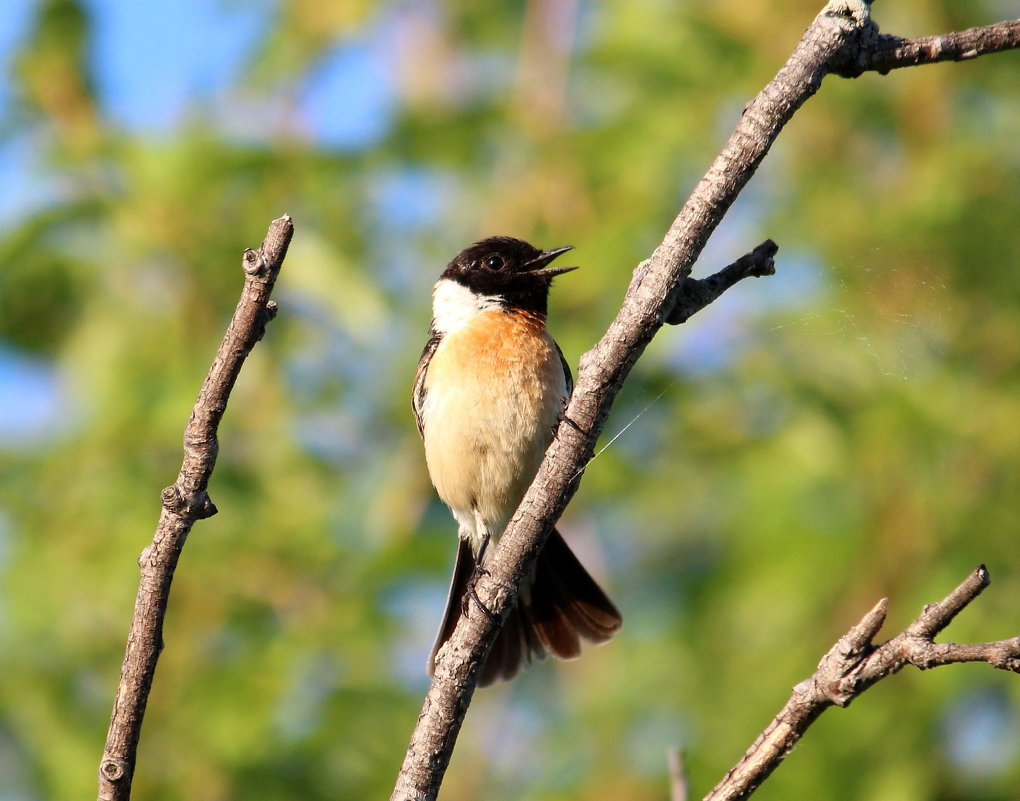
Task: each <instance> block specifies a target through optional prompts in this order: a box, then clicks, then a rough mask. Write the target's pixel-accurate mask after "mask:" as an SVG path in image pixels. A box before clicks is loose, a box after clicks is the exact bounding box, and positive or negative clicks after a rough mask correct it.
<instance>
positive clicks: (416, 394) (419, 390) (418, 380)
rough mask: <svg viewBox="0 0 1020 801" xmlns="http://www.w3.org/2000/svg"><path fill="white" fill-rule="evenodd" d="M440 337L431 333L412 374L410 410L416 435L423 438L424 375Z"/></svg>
mask: <svg viewBox="0 0 1020 801" xmlns="http://www.w3.org/2000/svg"><path fill="white" fill-rule="evenodd" d="M441 340H442V337H441V336H439V334H437V333H435V332H434V331H433V332H432V336H430V337H429V341H428V342H426V343H425V348H424V349H423V350H422V352H421V359H420V360H419V361H418V369H417V370H416V371H415V373H414V389H413V391H412V392H411V409H412V410H414V422H415V423H416V424H417V425H418V434H419V435H421V436H422V437H424V436H425V431H424V424H423V422H422V409H423V408H424V406H425V375H426V373H428V371H429V362H431V361H432V356H433V355H434V354H435V352H436V348H438V347H439V342H440V341H441Z"/></svg>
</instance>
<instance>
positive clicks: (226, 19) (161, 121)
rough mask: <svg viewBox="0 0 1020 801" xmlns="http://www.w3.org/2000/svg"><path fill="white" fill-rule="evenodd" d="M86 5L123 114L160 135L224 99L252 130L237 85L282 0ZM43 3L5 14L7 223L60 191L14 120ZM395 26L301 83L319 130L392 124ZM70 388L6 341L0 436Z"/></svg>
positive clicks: (48, 424)
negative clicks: (234, 91) (20, 67)
mask: <svg viewBox="0 0 1020 801" xmlns="http://www.w3.org/2000/svg"><path fill="white" fill-rule="evenodd" d="M85 6H86V8H87V9H88V11H89V13H90V14H91V18H92V23H93V25H92V32H93V39H92V41H91V43H90V44H91V47H92V53H93V55H94V67H95V75H94V78H95V80H96V82H97V86H98V89H99V95H100V99H101V103H102V104H103V107H104V111H105V112H106V114H107V116H108V118H109V119H110V120H112V121H113V122H114V124H116V125H118V126H120V127H122V128H124V129H126V130H129V131H132V132H137V133H142V134H144V135H148V136H156V137H158V136H160V135H163V134H165V133H167V132H170V131H173V130H174V128H175V127H176V126H178V125H179V124H181V123H182V122H183V121H185V120H186V119H187V117H188V115H189V113H192V112H193V111H194V110H196V109H199V108H206V109H208V108H223V109H226V111H225V113H224V117H225V119H224V120H222V122H223V126H222V127H223V130H224V132H225V133H227V134H228V135H229V134H230V133H234V134H236V135H243V131H240V130H238V128H237V126H234V127H233V128H232V126H231V124H230V119H229V118H230V116H231V111H232V108H233V105H232V102H233V101H232V99H231V97H230V88H231V87H232V86H234V85H235V84H236V83H237V81H238V79H239V77H240V76H241V75H242V74H243V71H244V69H245V67H246V66H247V62H248V59H249V58H250V57H251V54H252V52H253V49H254V47H255V46H256V45H257V44H258V43H259V42H260V41H261V38H262V37H263V36H264V35H265V32H266V30H267V29H268V28H269V26H271V25H272V23H273V21H274V17H275V14H276V11H277V3H276V2H274V0H253V1H251V2H245V3H236V2H217V0H176V2H173V3H151V2H137V0H86V3H85ZM35 7H36V2H35V0H6V1H5V3H4V10H3V13H2V14H0V226H9V225H12V224H14V223H16V222H17V221H18V220H19V219H20V218H22V217H23V216H25V215H26V214H28V213H30V212H31V211H33V210H35V209H37V208H39V207H40V206H44V205H46V204H47V203H48V202H50V201H52V200H53V199H54V198H55V197H56V196H57V193H58V191H59V188H58V187H57V185H56V184H55V182H54V179H53V177H52V176H51V175H49V174H48V173H47V171H46V170H45V169H44V165H43V164H42V163H41V154H40V152H39V148H38V144H37V142H36V139H35V138H34V137H33V136H32V134H31V133H17V132H15V133H11V131H10V128H9V123H8V119H9V117H8V114H9V109H10V107H11V101H12V99H13V90H12V86H11V81H10V70H11V67H12V65H13V61H14V56H15V54H16V51H17V48H18V45H19V43H20V42H21V41H23V39H24V38H25V36H26V35H27V34H28V32H29V28H30V25H31V22H32V15H33V11H34V9H35ZM386 30H387V28H386V26H383V25H372V24H369V25H368V26H367V28H366V30H365V32H364V34H363V36H362V37H361V38H357V39H354V40H349V41H345V42H343V43H342V44H341V43H338V45H337V47H336V48H335V49H333V50H332V51H330V52H328V53H327V55H326V56H325V57H324V58H323V60H322V62H321V63H320V64H318V65H317V66H316V68H315V69H314V70H313V71H312V73H311V75H310V77H309V80H308V81H307V84H306V85H305V86H304V87H302V91H301V105H302V112H303V114H304V116H305V119H306V120H307V122H308V124H309V133H310V134H311V135H312V136H313V137H314V138H315V139H316V140H317V141H319V142H321V143H323V144H326V145H329V146H333V147H338V148H342V149H349V150H356V149H358V148H361V147H366V146H368V145H370V144H372V143H373V142H374V141H376V140H377V139H378V138H379V137H381V136H383V135H384V134H385V133H386V130H387V126H388V124H389V121H390V119H391V116H392V111H393V107H394V91H393V89H394V87H393V82H392V79H391V76H390V75H389V73H388V71H387V69H386V63H387V59H386V53H387V52H388V50H389V49H390V48H392V47H393V42H392V41H390V40H388V39H387V34H386V33H385V31H386ZM337 108H343V109H344V110H345V113H344V114H337V113H335V109H337ZM331 110H333V111H334V113H331ZM405 183H406V182H405ZM401 192H402V193H407V192H408V187H407V186H406V185H403V186H402V188H401ZM60 394H61V393H60V382H59V376H58V375H57V373H56V370H55V368H53V367H52V366H51V365H49V364H48V363H46V362H45V361H42V360H40V359H38V358H35V357H33V356H31V355H29V354H25V353H22V352H20V351H18V350H16V349H14V348H11V347H9V346H5V345H4V344H3V343H2V342H0V442H3V441H6V442H8V443H11V444H17V443H19V442H20V443H28V442H31V441H32V440H33V439H35V438H37V437H39V436H44V435H45V434H46V432H49V431H52V430H53V428H54V423H55V421H56V420H58V419H60V417H61V412H60V410H61V403H60Z"/></svg>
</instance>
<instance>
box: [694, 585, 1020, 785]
mask: <svg viewBox="0 0 1020 801" xmlns="http://www.w3.org/2000/svg"><path fill="white" fill-rule="evenodd" d="M988 583H989V577H988V570H987V569H985V566H984V565H980V566H979V567H978V568H977V569H976V570H974V572H973V573H971V574H970V575H969V576H967V578H966V579H965V580H964V581H963V582H962V583H961V584H960V586H958V587H957V588H956V589H955V590H953V591H952V592H951V593H950V594H949V595H947V596H946V597H945V598H943V599H942V600H941V601H939V602H938V603H934V604H929V605H928V606H926V607H925V608H924V609H923V610H922V612H921V614H920V615H919V616H918V617H917V619H916V620H915V621H914V622H913V623H911V624H910V625H909V626H907V628H906V629H905V630H904V631H903V632H901V633H900V634H897V635H896V636H895V637H893V638H892V639H891V640H889V641H887V642H884V643H882V644H881V645H875V644H874V643H873V642H872V640H873V639H874V637H875V635H876V634H877V633H878V630H879V629H880V628H881V627H882V624H883V623H884V622H885V615H886V610H887V608H888V601H887V600H886V599H885V598H883V599H882V600H881V601H879V602H878V603H877V604H875V606H874V607H873V608H872V609H871V610H870V611H869V612H868V613H867V614H866V615H865V616H864V617H863V618H861V620H860V622H859V623H857V625H855V626H853V627H852V628H851V629H850V630H849V631H848V632H847V633H846V634H844V635H843V636H842V637H841V638H840V639H839V640H838V641H837V642H836V644H835V645H834V646H832V648H831V649H830V650H829V652H828V653H827V654H826V655H825V656H823V657H822V660H821V662H819V663H818V669H817V670H816V671H815V672H814V673H813V674H812V675H811V676H810V677H809V678H807V679H805V680H804V681H802V682H800V683H799V684H798V685H797V686H796V687H794V688H793V692H792V694H791V695H790V699H789V700H788V701H787V702H786V705H785V706H784V707H783V708H782V710H781V711H780V712H779V714H778V715H776V717H775V718H774V719H773V720H772V722H771V723H770V724H769V725H768V727H767V728H766V729H765V730H764V731H763V732H762V733H761V734H760V735H759V736H758V739H757V740H755V742H754V744H753V745H752V746H751V747H750V748H749V749H748V750H747V753H745V754H744V756H743V758H742V759H741V760H740V761H739V762H738V763H737V764H736V765H735V766H734V767H733V768H732V769H731V770H730V772H729V773H727V774H726V776H725V778H724V779H723V780H722V781H721V782H719V784H718V785H716V787H715V789H713V790H712V792H710V793H709V794H708V795H706V796H705V798H704V799H703V801H739V800H740V799H745V798H748V797H749V796H750V795H751V794H752V793H753V792H754V791H755V789H757V788H758V786H759V785H760V784H761V783H762V782H763V781H764V780H765V779H766V778H768V776H769V774H771V773H772V771H774V770H775V769H776V768H777V767H778V766H779V763H780V762H782V761H783V759H784V758H785V757H786V755H787V754H789V753H790V750H791V749H792V748H793V747H794V745H796V744H797V741H798V740H799V739H800V738H801V737H802V736H803V735H804V732H806V731H807V729H808V727H809V726H810V725H811V724H812V723H814V721H815V720H816V719H817V718H818V716H819V715H821V714H822V712H824V711H825V710H826V709H828V708H829V707H832V706H840V707H845V706H848V705H849V704H850V702H851V701H853V700H854V699H855V698H856V697H857V696H859V695H860V694H861V693H863V692H864V691H865V690H867V689H868V688H869V687H871V686H872V685H873V684H875V683H876V682H878V681H880V680H882V679H884V678H885V677H886V676H891V675H892V674H893V673H896V672H897V671H899V670H900V669H901V668H903V667H905V666H907V665H913V666H914V667H916V668H919V669H920V670H927V669H928V668H933V667H939V666H941V665H952V664H957V663H959V662H987V663H988V664H989V665H991V666H992V667H994V668H997V669H999V670H1009V671H1012V672H1013V673H1020V637H1014V638H1012V639H1009V640H999V641H997V642H983V643H952V642H946V643H937V642H935V641H934V637H935V636H936V635H937V634H939V633H940V632H941V631H942V630H943V629H945V628H946V627H947V626H948V625H949V624H950V623H951V622H952V621H953V618H954V617H956V615H957V614H958V613H959V612H960V611H961V610H963V609H964V608H965V607H966V606H967V605H968V604H969V603H970V602H971V601H973V600H974V599H975V598H977V597H978V595H980V594H981V591H982V590H984V588H985V587H987V586H988Z"/></svg>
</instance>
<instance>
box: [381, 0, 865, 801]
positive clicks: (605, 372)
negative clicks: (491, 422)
mask: <svg viewBox="0 0 1020 801" xmlns="http://www.w3.org/2000/svg"><path fill="white" fill-rule="evenodd" d="M877 31H878V29H877V26H876V25H875V24H874V23H873V22H872V20H871V18H870V11H869V4H868V3H867V2H865V1H864V0H832V1H831V2H829V3H828V4H827V5H826V6H825V8H824V9H823V10H822V12H821V13H820V14H819V15H818V16H817V17H816V18H815V20H814V21H813V22H812V24H811V25H810V26H809V27H808V29H807V31H806V32H805V33H804V36H803V37H802V38H801V41H800V42H799V43H798V45H797V47H796V49H795V50H794V52H793V54H792V55H791V56H790V58H789V60H788V61H787V62H786V64H785V65H784V66H783V68H782V69H781V70H780V71H779V72H778V74H777V75H776V77H775V78H774V79H773V80H772V81H770V82H769V84H768V85H767V86H766V87H765V88H764V89H763V90H762V91H761V92H760V93H759V94H758V95H757V97H755V98H754V99H753V100H752V101H751V102H750V103H748V105H747V106H746V107H745V108H744V112H743V115H742V116H741V119H740V121H739V123H738V124H737V127H736V129H735V130H734V131H733V133H732V134H731V135H730V138H729V139H728V141H727V142H726V144H725V145H724V147H723V149H722V151H721V152H720V154H719V156H718V157H717V158H716V159H715V161H714V162H713V164H712V165H711V167H710V168H709V170H708V172H707V173H706V174H705V176H704V177H703V178H702V179H701V181H700V182H699V183H698V185H697V186H696V187H695V189H694V191H693V193H692V194H691V196H690V198H689V199H688V200H687V202H686V203H685V204H684V206H683V208H682V209H681V210H680V213H679V214H678V215H677V217H676V219H675V220H674V221H673V224H672V225H671V226H670V228H669V231H668V232H667V233H666V236H665V238H664V239H663V241H662V243H661V244H660V245H659V247H658V248H656V250H655V252H654V253H653V254H652V256H651V258H649V259H647V260H645V261H643V262H641V263H640V264H639V265H638V267H637V268H636V269H635V271H634V274H633V277H632V279H631V282H630V286H629V288H628V290H627V294H626V297H625V298H624V302H623V306H622V308H621V309H620V312H619V314H618V315H617V317H616V319H615V320H614V321H613V323H612V324H611V325H610V327H609V329H608V331H607V332H606V334H605V335H604V336H603V337H602V339H601V340H600V341H599V342H598V343H597V344H596V345H595V347H594V348H593V349H592V350H590V351H589V352H588V353H586V354H584V356H582V358H581V363H580V369H579V371H578V380H577V384H576V386H575V389H574V393H573V395H572V397H571V399H570V402H569V405H568V408H567V410H566V414H565V420H564V423H563V424H561V425H560V427H559V429H558V431H557V434H556V438H555V439H554V441H553V443H552V444H551V445H550V447H549V449H548V451H547V452H546V456H545V459H544V461H543V462H542V465H541V467H540V468H539V470H538V473H537V475H536V477H535V479H534V481H533V482H532V485H531V488H530V489H529V490H528V492H527V494H526V495H525V497H524V499H523V501H522V502H521V505H520V507H519V509H518V510H517V513H516V514H515V515H514V518H513V520H511V522H510V524H509V526H508V527H507V529H506V531H505V532H504V534H503V536H502V537H501V538H500V541H499V545H498V546H497V548H496V552H495V554H494V558H493V561H492V563H491V564H490V565H489V566H488V567H489V571H490V572H489V575H486V576H483V577H482V578H481V579H480V580H479V581H478V582H477V584H476V586H475V592H476V595H477V597H478V598H479V600H480V601H481V602H482V603H483V604H484V605H485V606H486V608H487V609H489V610H491V611H492V612H493V613H494V618H495V620H493V619H490V617H488V616H486V615H481V614H475V615H472V616H470V617H462V618H461V619H460V621H459V622H458V624H457V627H456V630H455V631H454V633H453V635H452V637H451V638H450V639H449V641H448V642H447V644H446V646H445V647H444V648H443V649H442V650H441V652H440V653H439V654H438V655H437V659H436V669H435V675H434V677H433V680H432V684H431V685H430V687H429V690H428V693H427V695H426V697H425V701H424V704H423V707H422V712H421V714H420V716H419V718H418V724H417V726H416V728H415V730H414V732H413V733H412V735H411V741H410V744H409V745H408V749H407V753H406V755H405V759H404V763H403V765H402V766H401V769H400V773H399V775H398V777H397V781H396V785H395V787H394V790H393V794H392V796H391V798H392V799H394V800H395V801H404V800H405V799H408V800H410V801H431V799H435V798H436V796H437V795H438V792H439V787H440V784H441V783H442V779H443V775H444V773H445V771H446V767H447V765H448V764H449V760H450V756H451V754H452V752H453V747H454V744H455V742H456V738H457V734H458V733H459V731H460V726H461V724H462V723H463V720H464V715H465V713H466V711H467V707H468V705H469V704H470V702H471V697H472V694H473V693H474V688H475V684H476V681H477V678H478V674H479V669H480V667H481V665H482V664H483V661H484V659H485V656H486V654H487V653H488V650H489V648H490V647H491V645H492V643H493V641H494V640H495V637H496V634H497V633H498V626H499V625H501V623H499V622H498V621H501V620H502V618H503V616H504V615H505V614H506V613H507V612H508V611H509V609H510V608H511V607H512V605H513V603H514V601H515V600H516V596H517V592H518V588H519V586H520V583H521V581H522V579H523V578H524V576H526V575H527V574H528V572H529V571H530V570H531V568H532V566H533V565H534V563H535V560H536V558H537V556H538V554H539V553H540V552H541V549H542V546H543V545H544V543H545V539H546V537H547V536H548V533H549V531H550V530H551V529H552V526H553V524H554V522H555V521H556V519H558V518H559V516H560V514H561V513H562V512H563V509H564V508H565V506H566V505H567V503H568V502H569V501H570V499H571V497H573V494H574V492H576V490H577V487H578V484H579V480H580V477H581V475H582V474H583V472H584V469H585V467H586V465H587V464H588V462H589V460H590V459H591V458H592V455H593V453H594V446H595V442H596V440H597V439H598V436H599V434H600V433H601V431H602V427H603V425H604V423H605V420H606V417H607V416H608V414H609V410H610V408H611V406H612V404H613V401H614V400H615V398H616V395H617V393H618V392H619V390H620V388H621V387H622V385H623V382H624V380H625V379H626V378H627V375H628V374H629V373H630V370H631V368H632V367H633V365H634V363H635V362H636V361H637V359H638V358H639V357H640V355H641V354H642V353H643V351H644V349H645V347H646V346H647V345H648V343H649V342H650V341H651V339H652V338H653V337H654V336H655V334H656V333H657V332H658V330H659V328H661V326H662V325H663V323H664V322H666V321H667V320H668V319H674V318H677V319H679V318H683V319H686V317H685V314H686V312H685V311H683V310H682V308H683V305H684V304H683V301H682V300H681V293H682V288H683V287H684V285H685V282H686V281H687V279H688V277H689V275H690V272H691V268H692V266H693V265H694V263H695V261H696V260H697V258H698V256H699V255H700V254H701V251H702V249H703V248H704V247H705V244H706V243H707V241H708V238H709V237H710V236H711V234H712V233H713V231H714V230H715V229H716V227H717V226H718V224H719V222H720V221H721V220H722V218H723V216H724V215H725V213H726V212H727V210H728V209H729V207H730V205H731V204H732V203H733V201H734V200H735V199H736V197H737V195H738V194H739V192H740V190H741V189H743V187H744V185H745V184H746V183H747V182H748V181H749V180H750V178H751V176H752V175H753V174H754V172H755V170H756V169H757V168H758V165H759V164H760V163H761V161H762V160H763V159H764V158H765V155H766V154H767V153H768V151H769V149H770V148H771V146H772V143H773V142H774V141H775V139H776V137H777V136H778V135H779V132H780V131H781V130H782V129H783V127H784V126H785V125H786V123H787V122H788V121H789V120H790V119H791V118H792V116H793V115H794V113H795V112H796V111H797V109H799V108H800V107H801V106H802V105H803V104H804V103H805V102H806V101H807V99H808V98H810V97H811V96H812V95H813V94H814V93H815V92H817V91H818V89H819V87H820V86H821V82H822V79H823V78H824V77H825V76H826V75H827V74H829V73H831V72H833V71H835V70H836V69H837V68H838V69H845V65H847V64H855V63H857V61H858V60H859V54H860V53H861V52H862V50H863V49H865V48H868V47H873V46H874V43H875V41H876V40H877V39H878V32H877ZM709 280H711V279H709ZM688 286H690V285H688ZM695 286H697V285H695ZM678 303H679V304H680V307H681V308H680V309H678ZM688 316H689V315H688Z"/></svg>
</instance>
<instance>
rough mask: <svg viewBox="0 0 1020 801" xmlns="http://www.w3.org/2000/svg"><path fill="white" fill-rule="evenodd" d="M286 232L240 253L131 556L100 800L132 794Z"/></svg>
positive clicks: (275, 225) (278, 230) (283, 228)
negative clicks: (151, 520) (218, 337)
mask: <svg viewBox="0 0 1020 801" xmlns="http://www.w3.org/2000/svg"><path fill="white" fill-rule="evenodd" d="M293 233H294V226H293V225H292V224H291V219H290V217H288V216H283V217H281V218H280V219H278V220H273V222H272V223H271V224H270V226H269V232H268V233H267V234H266V238H265V241H264V242H263V243H262V246H261V247H260V248H259V249H258V250H247V251H245V254H244V260H243V263H242V267H243V269H244V274H245V280H244V289H243V290H242V291H241V298H240V300H239V301H238V303H237V308H236V309H235V310H234V316H233V318H232V319H231V321H230V325H229V326H228V327H227V332H226V334H225V335H224V337H223V342H222V343H221V344H220V348H219V350H218V351H217V353H216V358H215V360H214V361H213V364H212V367H211V368H210V369H209V374H208V376H206V379H205V383H204V384H203V385H202V390H201V391H200V392H199V394H198V400H197V401H195V407H194V409H193V410H192V412H191V417H190V419H189V420H188V425H187V428H186V429H185V431H184V461H183V463H182V464H181V470H180V473H179V474H178V476H177V481H175V482H174V483H173V484H171V485H170V486H169V487H167V488H166V489H164V490H163V492H162V495H161V497H162V501H163V509H162V512H161V514H160V517H159V524H158V525H157V527H156V534H155V536H154V537H153V539H152V543H151V544H150V545H149V546H148V547H147V548H146V549H145V550H144V551H142V555H141V556H140V557H139V559H138V565H139V567H140V568H141V579H140V581H139V584H138V595H137V597H136V599H135V611H134V617H133V618H132V621H131V631H130V633H129V634H128V640H127V648H126V650H125V653H124V662H123V665H122V666H121V671H120V684H119V686H118V687H117V695H116V698H115V699H114V704H113V714H112V716H111V718H110V729H109V732H108V733H107V737H106V747H105V749H104V751H103V759H102V762H101V763H100V765H99V796H98V797H99V799H100V801H124V800H125V799H128V798H130V797H131V780H132V778H133V776H134V769H135V757H136V754H137V751H138V738H139V735H140V734H141V729H142V719H143V717H144V715H145V704H146V701H147V700H148V697H149V690H150V688H151V687H152V678H153V674H154V673H155V671H156V661H157V660H158V659H159V653H160V651H161V650H162V648H163V618H164V616H165V614H166V606H167V601H168V599H169V596H170V583H171V581H172V580H173V575H174V570H175V568H176V567H177V560H178V558H179V557H180V555H181V550H182V549H183V548H184V542H185V540H186V539H187V537H188V533H189V532H190V531H191V527H192V526H193V525H194V523H195V521H196V520H201V519H203V518H206V517H211V516H212V515H214V514H216V507H215V506H214V505H213V503H212V501H211V500H210V499H209V494H208V492H207V491H206V489H207V487H208V485H209V477H210V476H211V475H212V471H213V467H214V466H215V464H216V455H217V452H218V448H219V445H218V442H217V439H216V430H217V428H218V427H219V423H220V419H221V418H222V417H223V412H224V411H225V410H226V408H227V399H228V398H229V396H230V391H231V390H232V389H233V387H234V382H235V381H236V380H237V376H238V374H239V373H240V371H241V366H242V365H243V364H244V360H245V359H246V358H247V356H248V354H249V353H250V352H251V349H252V348H253V347H255V343H256V342H258V341H259V340H260V339H261V338H262V335H263V334H264V333H265V330H266V324H267V323H268V322H269V321H270V320H272V319H273V317H274V316H275V315H276V304H275V303H273V302H272V301H270V300H269V296H270V293H271V292H272V291H273V284H274V283H275V282H276V277H277V275H278V274H279V272H280V267H281V266H282V265H283V259H284V257H285V256H286V255H287V246H288V245H289V244H290V240H291V236H292V235H293Z"/></svg>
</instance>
